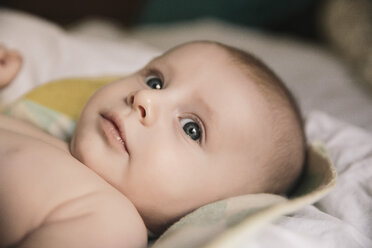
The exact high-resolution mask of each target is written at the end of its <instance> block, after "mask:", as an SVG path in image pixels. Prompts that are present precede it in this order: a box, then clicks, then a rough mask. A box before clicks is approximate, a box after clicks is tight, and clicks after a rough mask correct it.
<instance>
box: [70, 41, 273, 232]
mask: <svg viewBox="0 0 372 248" xmlns="http://www.w3.org/2000/svg"><path fill="white" fill-rule="evenodd" d="M269 116H270V115H269V112H268V107H267V106H266V102H265V100H264V98H263V97H262V96H261V94H260V93H259V91H258V89H257V86H256V85H255V84H254V83H252V82H251V81H249V79H248V78H247V77H246V76H245V75H244V74H243V73H242V72H241V71H240V69H238V68H236V67H235V66H234V64H233V63H232V62H231V59H230V57H229V55H228V54H227V53H226V52H225V51H224V50H222V49H221V48H219V47H216V46H214V45H208V44H203V43H193V44H188V45H184V46H182V47H180V48H177V49H175V50H173V51H171V52H169V53H167V54H165V55H163V56H161V57H159V58H156V59H154V60H153V61H151V62H150V63H149V64H148V65H147V66H146V67H145V68H143V69H142V70H140V71H139V72H137V73H134V74H132V75H130V76H128V77H126V78H123V79H121V80H119V81H116V82H113V83H111V84H109V85H107V86H105V87H103V88H101V89H100V90H99V91H98V92H97V93H96V94H95V95H94V96H93V97H92V98H91V99H90V101H89V102H88V104H87V105H86V107H85V109H84V110H83V112H82V114H81V116H80V119H79V122H78V125H77V129H76V132H75V135H74V137H73V140H72V142H71V152H72V154H73V156H75V157H76V158H77V159H79V160H80V161H81V162H82V163H84V164H85V165H86V166H88V167H89V168H91V169H92V170H93V171H95V172H96V173H97V174H99V175H100V176H101V177H102V178H104V179H105V180H106V181H107V182H108V183H110V184H111V185H113V186H114V187H116V188H117V189H118V190H119V191H121V192H122V193H123V194H124V195H125V196H126V197H128V198H129V199H130V200H131V201H132V202H133V204H134V205H135V206H136V207H137V209H138V211H139V212H140V214H141V215H142V217H143V218H144V220H145V223H146V224H147V226H148V227H149V228H150V230H152V231H154V232H157V230H160V229H161V228H162V227H163V225H164V224H166V223H167V222H169V221H172V220H173V219H175V218H178V217H179V216H181V215H184V214H185V213H187V212H189V211H191V210H193V209H195V208H197V207H200V206H202V205H204V204H207V203H210V202H213V201H216V200H220V199H223V198H226V197H229V196H234V195H239V194H245V193H254V192H260V191H261V190H262V187H263V183H264V181H265V170H264V168H263V167H262V166H261V165H262V164H263V163H264V162H265V159H266V157H267V156H263V155H265V154H267V153H268V152H269V150H270V144H268V141H267V140H269V136H270V135H271V134H270V129H269V128H268V125H267V123H269V121H268V120H269Z"/></svg>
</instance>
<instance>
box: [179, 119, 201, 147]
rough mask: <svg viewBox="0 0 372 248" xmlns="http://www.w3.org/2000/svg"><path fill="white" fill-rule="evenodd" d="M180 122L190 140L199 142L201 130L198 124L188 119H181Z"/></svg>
mask: <svg viewBox="0 0 372 248" xmlns="http://www.w3.org/2000/svg"><path fill="white" fill-rule="evenodd" d="M180 122H181V125H182V128H183V130H184V131H185V133H186V134H187V135H188V136H190V138H191V139H193V140H195V141H199V142H200V138H201V130H200V127H199V124H198V123H196V122H195V121H194V120H192V119H190V118H183V119H181V120H180Z"/></svg>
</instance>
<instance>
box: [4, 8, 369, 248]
mask: <svg viewBox="0 0 372 248" xmlns="http://www.w3.org/2000/svg"><path fill="white" fill-rule="evenodd" d="M200 39H203V40H204V39H208V40H217V41H221V42H223V43H227V44H230V45H233V46H237V47H239V48H242V49H246V50H249V51H251V52H253V53H254V54H256V55H257V56H259V57H260V58H262V59H263V60H264V61H265V62H266V63H267V64H268V65H269V66H271V67H272V68H273V69H274V71H276V72H277V73H278V74H279V76H280V77H281V78H282V79H283V80H284V81H285V82H286V83H287V85H288V87H289V88H290V89H291V90H292V91H293V93H294V95H295V96H296V98H297V99H298V101H299V104H300V107H301V109H302V111H303V113H304V116H305V119H306V134H307V136H308V139H309V140H310V141H321V142H323V143H324V144H325V145H326V148H327V149H328V152H329V156H330V158H331V160H332V162H333V164H334V165H335V169H336V171H337V173H338V183H337V185H336V186H335V187H334V189H333V190H332V191H331V192H330V193H329V194H327V195H326V196H324V197H323V198H322V199H320V200H319V201H317V202H316V203H314V204H311V205H307V206H305V207H303V208H301V209H300V210H297V211H295V212H293V213H290V214H286V215H285V216H283V217H281V218H279V219H277V220H276V221H274V222H271V223H270V224H268V225H266V226H265V227H264V228H263V229H262V230H261V231H260V232H258V233H257V235H256V236H255V238H254V239H251V238H250V239H245V237H244V236H239V240H238V241H237V242H235V243H234V246H233V247H247V246H249V247H338V248H339V247H345V248H346V247H348V248H349V247H372V91H368V90H367V89H366V88H364V87H363V86H361V84H359V82H358V79H356V78H355V77H354V76H353V75H352V74H351V73H350V70H349V68H348V67H347V65H346V64H345V63H344V62H343V61H342V60H340V58H339V57H337V56H336V55H335V54H333V53H331V52H330V51H329V49H327V48H326V47H322V46H319V45H314V44H311V43H306V42H304V41H299V40H296V39H294V38H291V37H288V36H278V35H273V34H268V33H262V32H259V31H257V30H252V29H247V28H242V27H239V26H235V25H232V24H228V23H224V22H221V21H216V20H213V19H203V20H198V21H194V22H184V23H178V24H168V25H166V24H163V25H152V26H142V27H138V28H136V29H134V30H130V31H128V30H123V29H122V28H120V27H119V26H118V25H116V24H115V23H113V22H110V21H107V20H100V19H90V20H86V21H82V22H80V23H78V24H76V25H74V26H71V27H70V28H69V29H68V30H64V29H62V28H61V27H59V26H58V25H55V24H53V23H50V22H48V21H46V20H43V19H40V18H37V17H34V16H31V15H29V14H25V13H20V12H15V11H11V10H7V9H0V42H2V43H5V44H6V45H7V46H9V47H12V48H16V49H18V50H20V51H21V53H22V54H23V56H24V66H23V68H22V71H21V73H20V74H19V75H18V77H17V78H16V80H15V81H14V83H13V84H12V85H10V86H9V87H7V88H6V89H4V90H3V91H1V92H0V105H5V104H8V103H11V102H12V101H14V100H16V99H17V98H18V97H20V96H21V95H23V94H24V93H25V92H27V91H29V90H30V89H32V88H34V87H36V86H38V85H40V84H42V83H45V82H48V81H51V80H54V79H57V78H66V77H74V76H102V75H123V74H128V73H130V72H133V71H135V70H136V69H138V68H140V67H141V66H143V65H144V64H145V63H146V62H147V61H148V60H149V59H150V58H152V57H154V56H156V55H158V54H160V53H161V52H162V51H164V50H166V49H167V48H170V47H172V46H174V45H177V44H179V43H182V42H185V41H189V40H200ZM154 247H160V246H157V244H156V242H155V244H154ZM161 247H172V246H166V245H164V246H161ZM185 247H187V246H185ZM229 247H231V246H229Z"/></svg>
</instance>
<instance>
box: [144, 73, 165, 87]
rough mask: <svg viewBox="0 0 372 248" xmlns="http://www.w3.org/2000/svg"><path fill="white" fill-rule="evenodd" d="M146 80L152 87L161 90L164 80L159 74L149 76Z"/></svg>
mask: <svg viewBox="0 0 372 248" xmlns="http://www.w3.org/2000/svg"><path fill="white" fill-rule="evenodd" d="M145 82H146V84H147V86H149V87H150V88H151V89H154V90H161V89H162V88H163V81H162V80H161V78H159V77H157V76H148V77H146V79H145Z"/></svg>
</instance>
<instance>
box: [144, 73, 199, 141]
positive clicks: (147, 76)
mask: <svg viewBox="0 0 372 248" xmlns="http://www.w3.org/2000/svg"><path fill="white" fill-rule="evenodd" d="M152 77H157V78H159V79H160V80H161V81H162V83H163V85H162V88H161V89H164V88H165V87H166V83H165V80H164V77H163V74H162V73H161V72H160V71H159V70H157V69H155V68H147V69H146V70H145V71H144V73H143V81H144V83H145V85H146V86H147V87H149V86H148V85H147V80H149V79H150V78H152ZM181 119H191V120H192V121H194V122H195V123H196V124H197V125H198V126H199V130H200V138H199V140H197V141H196V140H193V139H192V138H191V137H190V136H188V135H187V134H186V133H185V131H184V130H183V126H182V125H181V129H182V132H183V134H184V135H186V136H188V137H187V138H189V139H191V140H192V141H195V142H196V143H198V144H201V143H202V142H203V140H204V139H205V128H204V125H203V122H202V121H201V119H200V118H199V117H198V116H195V115H194V114H186V115H185V116H184V117H179V123H180V124H181V122H180V120H181Z"/></svg>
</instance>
